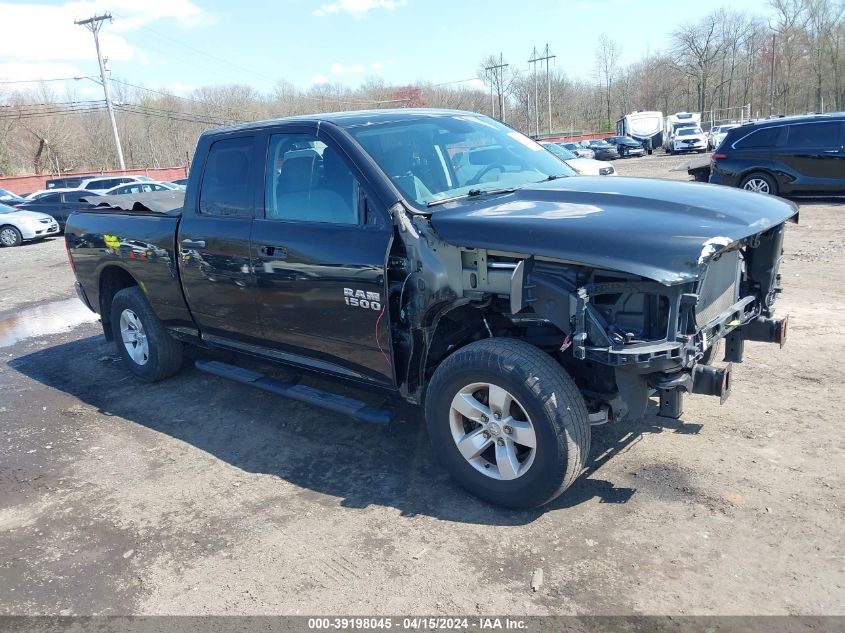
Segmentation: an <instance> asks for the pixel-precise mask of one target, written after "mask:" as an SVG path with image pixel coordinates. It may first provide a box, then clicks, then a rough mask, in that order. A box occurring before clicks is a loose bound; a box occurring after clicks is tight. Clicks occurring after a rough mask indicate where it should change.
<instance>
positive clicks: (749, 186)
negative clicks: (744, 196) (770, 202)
mask: <svg viewBox="0 0 845 633" xmlns="http://www.w3.org/2000/svg"><path fill="white" fill-rule="evenodd" d="M755 182H756V183H760V182H762V183H765V186H766V187H767V188H768V191H763V190H760V189H755V188H753V183H755ZM739 187H740V189H745V190H747V191H756V192H757V193H764V194H768V195H770V196H776V195H778V184H777V182H776V181H775V179H774V178H772V177H771V176H770V175H769V174H767V173H764V172H762V171H755V172H754V173H751V174H748V175H747V176H746V177H745V178H743V179H742V181H741V182H740V183H739Z"/></svg>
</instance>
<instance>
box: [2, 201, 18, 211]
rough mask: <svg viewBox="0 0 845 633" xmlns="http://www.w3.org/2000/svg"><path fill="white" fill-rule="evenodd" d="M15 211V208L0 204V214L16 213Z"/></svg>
mask: <svg viewBox="0 0 845 633" xmlns="http://www.w3.org/2000/svg"><path fill="white" fill-rule="evenodd" d="M17 211H18V210H17V209H16V208H15V207H10V206H9V205H8V204H3V203H2V202H0V213H17Z"/></svg>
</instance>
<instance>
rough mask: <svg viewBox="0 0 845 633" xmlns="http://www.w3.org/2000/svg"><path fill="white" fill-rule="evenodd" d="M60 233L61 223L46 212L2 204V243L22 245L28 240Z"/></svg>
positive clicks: (0, 221)
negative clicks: (24, 209) (25, 209)
mask: <svg viewBox="0 0 845 633" xmlns="http://www.w3.org/2000/svg"><path fill="white" fill-rule="evenodd" d="M58 234H59V223H58V222H56V220H54V219H53V218H52V217H51V216H49V215H47V214H46V213H38V212H37V211H20V210H19V209H16V208H15V207H10V206H9V205H7V204H0V245H2V246H20V245H21V244H22V243H23V242H25V241H28V240H40V239H41V238H44V237H49V236H51V235H58Z"/></svg>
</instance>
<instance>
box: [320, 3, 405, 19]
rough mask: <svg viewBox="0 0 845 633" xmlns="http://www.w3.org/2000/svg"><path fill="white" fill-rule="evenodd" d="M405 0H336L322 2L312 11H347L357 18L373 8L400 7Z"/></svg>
mask: <svg viewBox="0 0 845 633" xmlns="http://www.w3.org/2000/svg"><path fill="white" fill-rule="evenodd" d="M405 3H406V0H338V1H337V2H332V3H330V4H322V5H320V8H319V9H317V10H315V11H314V15H329V14H332V13H348V14H350V15H352V16H355V17H356V18H359V17H361V16H363V15H364V14H366V13H367V12H368V11H372V10H373V9H387V10H388V11H392V10H393V9H395V8H397V7H401V6H402V5H404V4H405Z"/></svg>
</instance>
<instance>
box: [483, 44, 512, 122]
mask: <svg viewBox="0 0 845 633" xmlns="http://www.w3.org/2000/svg"><path fill="white" fill-rule="evenodd" d="M509 65H510V64H506V63H505V58H504V56H503V55H502V54H501V53H499V63H498V64H493V65H492V66H486V67H485V68H484V70H486V71H487V76H488V77H490V103H491V105H492V103H493V79H492V78H493V77H495V78H496V83H497V84H498V85H497V90H496V92H498V94H499V120H500V121H502V123H504V122H505V95H504V83H505V68H507V67H508V66H509ZM494 73H495V74H494ZM495 116H496V108H495V106H494V107H493V117H495Z"/></svg>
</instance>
